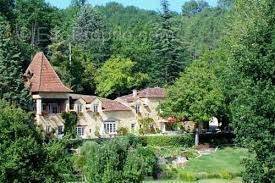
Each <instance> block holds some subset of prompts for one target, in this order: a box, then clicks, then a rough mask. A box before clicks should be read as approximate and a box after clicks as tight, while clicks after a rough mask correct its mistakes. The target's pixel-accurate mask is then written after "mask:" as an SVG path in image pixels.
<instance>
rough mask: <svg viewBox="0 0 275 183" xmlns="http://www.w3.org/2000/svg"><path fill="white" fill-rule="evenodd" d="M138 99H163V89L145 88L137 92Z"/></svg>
mask: <svg viewBox="0 0 275 183" xmlns="http://www.w3.org/2000/svg"><path fill="white" fill-rule="evenodd" d="M138 96H139V97H140V98H164V97H165V92H164V89H163V88H159V87H155V88H146V89H144V90H141V91H139V92H138Z"/></svg>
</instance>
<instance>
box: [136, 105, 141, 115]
mask: <svg viewBox="0 0 275 183" xmlns="http://www.w3.org/2000/svg"><path fill="white" fill-rule="evenodd" d="M135 110H136V113H140V104H136V106H135Z"/></svg>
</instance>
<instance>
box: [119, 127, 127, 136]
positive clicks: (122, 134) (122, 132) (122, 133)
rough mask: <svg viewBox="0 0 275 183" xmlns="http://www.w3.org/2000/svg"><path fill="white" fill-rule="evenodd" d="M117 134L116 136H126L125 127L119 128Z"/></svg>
mask: <svg viewBox="0 0 275 183" xmlns="http://www.w3.org/2000/svg"><path fill="white" fill-rule="evenodd" d="M117 133H118V135H121V136H124V135H127V134H128V129H127V128H125V127H120V128H119V129H118V130H117Z"/></svg>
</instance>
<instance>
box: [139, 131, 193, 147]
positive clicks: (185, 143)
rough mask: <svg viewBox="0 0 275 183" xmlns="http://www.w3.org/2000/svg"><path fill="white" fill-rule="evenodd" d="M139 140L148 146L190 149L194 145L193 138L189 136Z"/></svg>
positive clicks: (150, 137) (149, 137)
mask: <svg viewBox="0 0 275 183" xmlns="http://www.w3.org/2000/svg"><path fill="white" fill-rule="evenodd" d="M141 138H142V139H143V141H144V142H145V143H146V144H147V145H149V146H174V147H191V146H193V144H194V138H193V136H192V135H191V134H184V135H175V136H160V135H156V136H143V137H141Z"/></svg>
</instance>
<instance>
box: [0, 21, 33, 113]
mask: <svg viewBox="0 0 275 183" xmlns="http://www.w3.org/2000/svg"><path fill="white" fill-rule="evenodd" d="M11 36H12V32H11V26H10V24H9V23H8V22H7V21H4V20H3V18H2V17H0V98H1V99H5V100H7V101H8V102H10V103H14V104H16V105H18V106H21V107H23V108H28V107H29V105H30V103H31V100H30V97H29V95H28V91H27V90H26V89H25V87H24V83H23V77H22V76H23V75H22V65H23V60H22V58H21V54H20V50H19V48H18V45H17V43H16V39H14V38H12V37H11Z"/></svg>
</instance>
